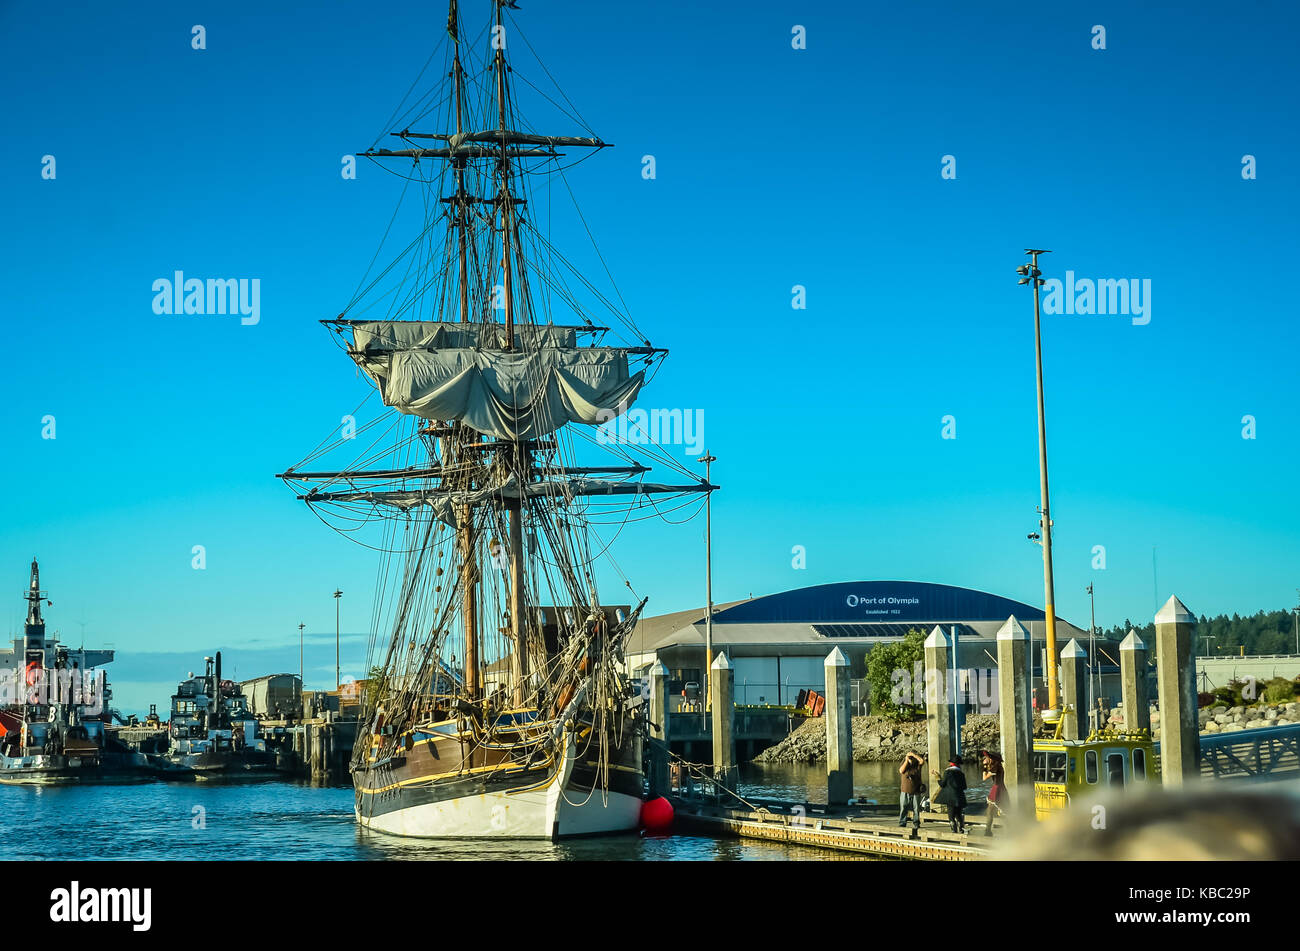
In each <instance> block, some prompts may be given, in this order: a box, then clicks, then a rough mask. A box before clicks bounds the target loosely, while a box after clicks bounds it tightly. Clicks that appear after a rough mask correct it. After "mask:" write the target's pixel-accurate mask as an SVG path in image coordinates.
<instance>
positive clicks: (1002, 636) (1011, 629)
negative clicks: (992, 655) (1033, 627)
mask: <svg viewBox="0 0 1300 951" xmlns="http://www.w3.org/2000/svg"><path fill="white" fill-rule="evenodd" d="M997 639H998V640H1000V641H1027V640H1029V634H1028V632H1027V631H1026V630H1025V626H1024V625H1023V624H1021V623H1020V622H1019V621H1017V620H1016V616H1015V615H1014V614H1013V615H1011V617H1009V618H1007V621H1006V623H1005V624H1003V625H1002V626H1001V627H1000V628H998V638H997Z"/></svg>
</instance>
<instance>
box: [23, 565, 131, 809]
mask: <svg viewBox="0 0 1300 951" xmlns="http://www.w3.org/2000/svg"><path fill="white" fill-rule="evenodd" d="M24 598H25V599H26V601H27V618H26V620H25V622H24V624H23V634H22V636H21V637H16V638H14V640H13V644H12V647H11V648H9V649H7V650H0V783H10V784H36V785H54V784H65V783H101V782H132V781H139V780H144V779H147V778H148V776H147V774H146V773H145V772H144V770H143V766H144V765H145V762H144V757H142V756H140V755H139V754H136V753H132V752H131V751H130V750H129V749H127V748H126V747H125V746H123V745H122V744H120V743H117V742H116V741H114V740H112V739H111V738H110V737H109V736H108V735H107V733H106V732H105V727H106V726H107V725H108V724H109V723H110V722H111V719H112V716H113V711H112V710H111V709H110V708H109V706H108V702H109V700H110V699H111V697H112V691H111V689H110V688H109V686H108V682H107V679H106V678H105V677H104V675H103V671H102V670H99V669H98V668H100V667H101V666H102V665H104V664H107V663H109V662H110V661H112V660H113V651H111V650H86V649H85V648H84V647H81V648H75V649H74V648H71V647H69V646H67V645H65V644H63V643H60V641H59V638H58V635H57V634H51V633H49V632H47V630H46V627H45V618H44V616H43V614H42V611H41V607H42V604H45V603H47V597H46V592H45V591H43V590H42V589H41V573H40V566H39V565H38V564H37V561H36V559H35V558H33V559H32V566H31V579H30V582H29V584H28V587H27V591H26V592H25V594H24Z"/></svg>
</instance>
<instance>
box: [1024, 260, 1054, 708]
mask: <svg viewBox="0 0 1300 951" xmlns="http://www.w3.org/2000/svg"><path fill="white" fill-rule="evenodd" d="M1050 253H1051V252H1050V251H1046V250H1043V249H1040V248H1025V254H1027V255H1029V263H1028V264H1022V265H1020V266H1019V267H1017V268H1016V273H1017V274H1019V275H1020V281H1019V282H1018V283H1020V284H1028V285H1029V286H1031V287H1033V289H1034V363H1035V367H1036V370H1037V381H1038V483H1039V492H1040V503H1039V508H1038V513H1039V525H1040V527H1041V528H1042V536H1043V537H1042V540H1041V541H1040V542H1039V544H1041V545H1042V546H1043V589H1044V594H1045V600H1046V602H1047V603H1046V604H1045V605H1044V616H1045V619H1046V622H1047V623H1046V628H1047V665H1046V666H1047V670H1045V671H1044V673H1045V674H1046V675H1047V709H1046V710H1044V711H1043V720H1044V721H1045V722H1047V723H1055V722H1056V721H1057V720H1058V719H1059V717H1060V692H1059V690H1058V687H1057V682H1056V597H1055V592H1054V590H1053V584H1052V510H1051V506H1050V505H1049V503H1048V496H1047V419H1046V416H1045V415H1044V413H1043V332H1042V316H1041V313H1042V312H1041V309H1040V307H1039V295H1038V289H1039V288H1040V287H1042V286H1043V285H1044V284H1045V283H1046V281H1044V280H1043V278H1042V274H1043V272H1042V271H1040V270H1039V269H1038V256H1039V255H1040V254H1050Z"/></svg>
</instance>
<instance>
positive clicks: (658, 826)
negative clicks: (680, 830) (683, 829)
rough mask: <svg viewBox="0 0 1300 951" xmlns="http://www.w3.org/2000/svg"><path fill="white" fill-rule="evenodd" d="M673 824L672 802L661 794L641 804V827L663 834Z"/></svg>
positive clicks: (647, 830)
mask: <svg viewBox="0 0 1300 951" xmlns="http://www.w3.org/2000/svg"><path fill="white" fill-rule="evenodd" d="M672 826H673V804H672V803H670V802H669V801H668V800H667V799H665V798H664V797H663V796H659V797H658V798H657V799H651V800H650V801H649V802H643V803H642V804H641V828H643V829H645V831H646V832H650V833H657V834H663V833H666V832H667V831H668V830H669V829H671V828H672Z"/></svg>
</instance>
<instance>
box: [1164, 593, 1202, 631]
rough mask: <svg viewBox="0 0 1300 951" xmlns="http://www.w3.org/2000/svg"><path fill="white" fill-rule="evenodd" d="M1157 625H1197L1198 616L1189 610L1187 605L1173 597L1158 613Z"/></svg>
mask: <svg viewBox="0 0 1300 951" xmlns="http://www.w3.org/2000/svg"><path fill="white" fill-rule="evenodd" d="M1156 623H1157V624H1195V623H1196V615H1194V614H1193V613H1192V612H1191V611H1189V610H1187V605H1185V604H1183V602H1181V601H1179V600H1178V598H1177V597H1173V596H1171V597H1170V598H1169V600H1168V601H1166V602H1165V606H1164V607H1163V608H1161V609H1160V610H1159V611H1158V612H1157V613H1156Z"/></svg>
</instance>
